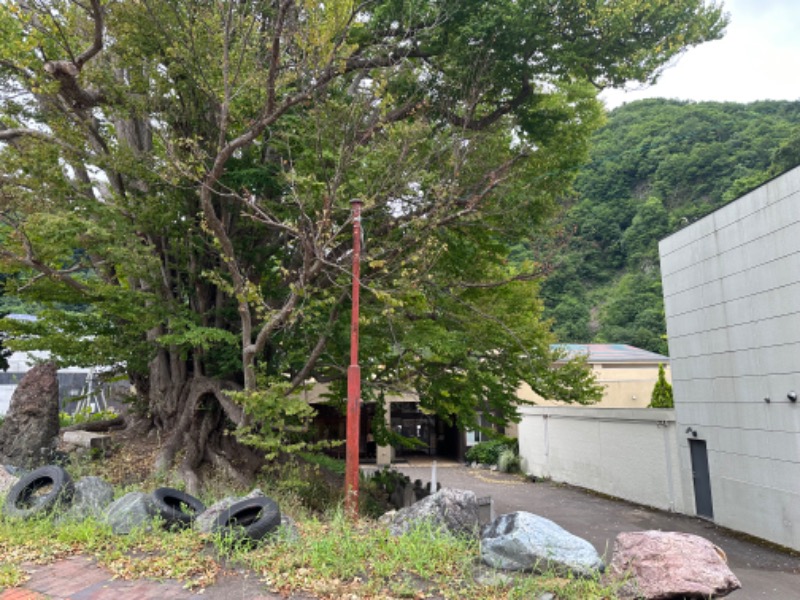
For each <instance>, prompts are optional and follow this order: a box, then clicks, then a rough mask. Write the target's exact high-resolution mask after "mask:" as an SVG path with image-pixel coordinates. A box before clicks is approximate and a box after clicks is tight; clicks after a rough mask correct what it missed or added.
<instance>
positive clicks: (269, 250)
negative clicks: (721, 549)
mask: <svg viewBox="0 0 800 600" xmlns="http://www.w3.org/2000/svg"><path fill="white" fill-rule="evenodd" d="M723 26H724V18H723V17H722V13H721V9H720V8H719V7H717V6H716V5H710V6H706V5H705V4H704V2H703V1H702V0H648V1H646V2H645V1H644V0H624V1H623V0H618V1H612V2H602V3H594V2H586V1H585V0H569V1H566V2H563V1H559V2H550V1H542V0H522V1H520V0H501V1H494V2H483V1H477V0H468V1H465V0H440V1H436V2H431V1H425V0H375V1H369V2H363V3H358V2H354V1H352V0H330V1H327V0H326V1H323V2H306V1H301V0H274V1H268V2H265V1H255V0H252V1H244V2H232V1H222V2H217V3H211V4H209V3H206V2H197V1H195V0H179V1H175V2H165V1H163V0H141V1H139V2H126V3H104V2H103V1H102V0H88V1H87V2H84V3H78V2H71V1H69V0H36V1H34V2H15V1H13V0H12V1H9V2H6V3H3V4H2V6H1V7H0V33H2V35H1V36H0V40H2V41H0V56H1V57H2V60H0V79H2V84H3V87H4V89H5V90H7V92H6V93H5V94H4V95H3V96H2V101H1V102H0V123H1V125H0V142H2V147H0V157H1V158H2V160H3V164H4V167H5V173H6V174H5V175H4V176H3V179H2V180H1V181H0V186H2V187H0V193H1V194H2V207H1V208H0V217H1V220H2V230H0V235H2V237H3V240H4V244H3V246H2V250H0V254H1V255H2V259H3V260H4V264H5V265H6V266H5V268H6V269H7V270H8V271H9V272H10V273H13V275H14V281H15V282H16V283H15V288H14V289H13V290H12V292H13V293H15V294H18V295H24V296H25V297H26V298H30V299H31V300H35V301H37V302H40V303H42V305H43V306H44V307H45V309H44V310H42V311H41V312H40V314H39V317H40V319H39V320H38V321H37V322H36V324H35V325H31V326H29V327H28V329H27V330H24V331H23V330H22V327H23V326H22V325H21V326H20V328H18V331H17V333H18V334H20V335H21V337H20V338H19V341H18V344H19V345H20V347H22V346H28V347H33V346H34V345H38V346H44V347H48V348H49V349H50V350H52V351H53V352H54V353H55V356H56V357H57V358H58V359H59V360H61V361H62V362H70V363H73V364H97V363H105V364H108V363H120V364H124V365H125V368H126V369H127V370H128V372H129V373H130V375H131V377H132V379H133V380H134V382H135V383H136V384H137V391H138V392H139V394H140V396H141V401H142V405H143V407H142V408H143V411H144V412H145V413H146V414H147V415H148V417H149V419H150V421H151V423H152V424H153V425H155V426H157V427H160V428H163V429H165V430H169V431H170V432H171V436H170V438H169V440H168V443H167V444H166V445H165V450H164V452H163V453H162V455H161V457H160V459H159V463H160V464H161V465H164V466H166V465H168V464H170V463H171V462H172V460H173V458H174V457H175V455H176V454H177V451H178V449H180V448H188V450H187V451H186V453H185V458H184V462H183V463H182V469H183V471H184V473H185V474H186V475H187V478H188V480H189V481H190V482H192V481H194V473H195V472H196V470H197V467H198V466H199V465H200V464H201V463H202V462H203V461H204V460H207V459H209V458H212V459H214V460H215V461H216V462H217V463H219V462H220V461H224V460H225V455H224V453H217V454H215V455H210V454H209V451H208V447H207V446H206V444H205V440H206V439H209V436H210V434H211V433H212V432H216V433H217V434H218V435H217V438H214V436H211V439H215V441H216V442H217V443H218V444H220V445H221V444H222V443H223V442H224V441H225V439H226V438H225V437H224V434H225V428H226V427H227V426H228V425H229V424H230V423H231V422H232V423H233V424H234V425H236V426H239V427H242V428H244V429H245V430H246V431H248V432H249V434H248V435H255V434H257V433H259V431H262V432H265V431H268V430H269V429H270V424H269V423H259V422H255V421H254V419H253V417H252V415H254V414H257V411H255V410H254V409H250V410H249V411H243V410H242V408H241V405H240V404H237V403H235V402H233V401H231V399H230V396H229V395H228V394H227V393H226V390H230V389H234V388H237V387H243V388H244V390H245V392H247V393H248V394H250V396H248V397H249V398H255V397H256V396H255V395H253V394H255V393H256V392H257V391H258V390H257V388H258V378H259V377H263V378H264V379H263V380H264V381H270V382H273V383H274V384H275V385H276V386H278V383H280V386H278V388H276V389H281V390H283V393H284V394H291V393H293V392H292V391H293V390H294V391H297V390H299V389H300V386H302V385H303V384H304V383H305V382H306V381H308V379H309V378H310V377H312V376H313V377H315V378H317V379H318V380H321V381H331V382H334V383H336V382H341V381H343V379H344V373H345V371H346V366H347V361H348V359H347V351H346V348H347V339H348V336H347V331H348V325H347V323H348V320H347V315H346V308H347V307H348V306H349V296H348V294H349V291H348V290H349V287H348V269H349V258H350V254H349V249H350V247H351V239H350V222H349V219H350V207H349V202H350V200H351V199H353V198H360V199H362V200H363V202H364V222H365V224H366V229H367V240H368V249H367V254H366V259H365V263H364V265H363V283H364V289H365V293H366V297H365V301H364V304H363V313H362V316H361V323H362V326H363V329H364V337H363V342H364V352H363V356H364V363H365V364H364V369H363V373H364V379H365V382H366V383H365V395H366V396H369V395H370V394H372V395H375V394H377V393H379V392H380V391H381V390H385V389H391V388H396V387H398V386H400V387H406V388H408V387H411V388H412V389H414V390H415V391H417V392H418V393H419V394H420V397H421V399H422V403H423V405H424V407H425V408H426V409H428V410H431V411H435V412H437V413H439V414H442V415H446V416H451V417H453V418H455V419H456V420H457V421H458V422H459V423H460V424H462V425H464V424H467V423H469V422H470V421H472V420H474V418H475V414H476V411H477V410H481V409H486V408H490V409H492V410H493V411H494V412H495V413H496V414H497V415H499V417H498V418H505V417H509V416H513V407H512V404H511V399H512V397H513V392H514V391H515V390H516V386H517V384H518V383H519V381H521V380H525V381H528V382H529V383H531V385H532V386H533V387H534V389H539V390H542V391H547V390H553V389H561V390H563V391H564V393H565V394H567V396H569V395H570V394H571V395H573V396H574V397H576V398H577V397H581V396H583V395H585V394H589V395H591V394H592V393H594V392H593V389H594V388H593V387H592V385H591V383H590V381H589V380H588V379H587V378H586V375H585V372H580V373H579V372H578V371H577V370H569V369H560V370H556V371H554V370H552V369H551V364H552V361H553V359H554V358H555V357H554V355H553V354H552V353H551V352H550V351H549V342H550V341H551V340H550V339H549V336H548V335H547V333H546V330H545V328H544V327H543V326H542V324H541V322H540V316H541V307H540V306H539V305H538V303H537V301H536V299H535V298H536V284H535V282H534V281H533V279H534V278H535V275H536V272H535V269H532V268H530V265H524V264H523V265H522V266H521V267H518V266H514V267H511V266H509V265H508V263H507V250H506V248H507V247H508V246H509V245H510V243H511V242H512V241H515V240H518V239H519V238H520V237H521V236H523V235H525V234H528V233H529V232H530V231H532V230H533V229H534V228H536V227H537V225H538V224H540V223H541V221H542V219H543V218H544V217H545V216H546V215H547V214H548V212H549V211H550V210H551V208H552V206H553V200H554V198H555V197H556V196H557V195H558V194H559V193H560V192H562V191H563V190H564V189H565V188H566V187H567V186H568V185H569V183H570V181H571V180H572V178H573V175H574V173H575V171H576V168H577V166H578V164H579V163H580V162H581V161H582V160H583V159H584V158H585V156H586V151H587V143H588V139H589V135H590V134H591V132H592V131H593V130H594V129H595V128H596V127H597V126H598V125H599V123H600V120H601V118H602V112H601V108H600V105H599V104H598V102H597V100H596V98H595V95H596V91H597V89H598V88H601V87H603V86H606V85H620V84H622V83H624V82H625V81H627V80H638V81H642V82H647V81H650V80H652V79H653V78H655V77H656V76H657V75H658V72H659V70H660V69H661V68H662V67H663V66H664V65H665V64H666V63H667V62H668V61H669V60H670V59H671V58H672V57H673V56H675V55H677V54H679V53H680V52H681V51H682V50H683V49H684V48H686V47H687V46H689V45H694V44H698V43H700V42H702V41H704V40H707V39H713V38H715V37H718V36H719V35H720V32H721V29H722V27H723ZM55 301H58V302H60V303H61V304H60V305H59V307H58V308H56V307H54V306H55V305H54V304H53V303H54V302H55ZM64 304H66V305H70V306H79V307H81V311H80V313H76V312H75V311H74V310H73V311H65V310H63V305H64ZM89 339H91V343H87V340H89ZM581 373H583V374H581ZM567 376H570V377H572V379H568V378H567ZM266 397H267V396H265V398H266ZM268 397H269V402H270V403H271V402H273V401H274V396H273V395H268ZM209 403H211V404H209ZM487 403H488V404H489V406H486V404H487ZM476 404H477V405H478V406H476ZM292 410H294V409H292ZM267 412H269V411H267ZM264 414H266V413H264ZM262 416H263V415H262ZM226 424H227V425H226Z"/></svg>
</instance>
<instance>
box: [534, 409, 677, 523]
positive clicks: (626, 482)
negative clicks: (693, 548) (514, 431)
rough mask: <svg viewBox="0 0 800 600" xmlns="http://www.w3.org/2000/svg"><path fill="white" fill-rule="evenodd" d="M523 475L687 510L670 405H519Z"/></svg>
mask: <svg viewBox="0 0 800 600" xmlns="http://www.w3.org/2000/svg"><path fill="white" fill-rule="evenodd" d="M520 413H521V414H522V421H521V422H520V424H519V430H518V431H519V433H518V437H519V452H520V456H521V457H522V466H523V469H524V470H525V472H526V473H528V474H530V475H535V476H537V477H546V478H549V479H552V480H553V481H557V482H562V483H569V484H571V485H576V486H580V487H583V488H587V489H590V490H595V491H597V492H601V493H603V494H608V495H610V496H614V497H617V498H623V499H625V500H630V501H631V502H637V503H639V504H644V505H647V506H653V507H655V508H660V509H662V510H670V511H675V512H681V513H685V512H687V511H686V510H685V507H684V506H683V502H684V500H683V498H684V494H683V492H682V489H681V487H680V486H681V477H680V472H679V470H678V469H679V463H678V444H677V437H676V435H675V412H674V411H673V410H672V409H654V408H647V409H641V408H640V409H617V408H584V407H543V406H542V407H540V406H526V407H522V408H520Z"/></svg>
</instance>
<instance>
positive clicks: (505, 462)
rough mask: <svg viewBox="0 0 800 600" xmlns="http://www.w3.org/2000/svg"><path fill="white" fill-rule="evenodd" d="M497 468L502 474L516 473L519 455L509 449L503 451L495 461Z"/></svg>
mask: <svg viewBox="0 0 800 600" xmlns="http://www.w3.org/2000/svg"><path fill="white" fill-rule="evenodd" d="M497 468H498V469H499V470H500V471H501V472H503V473H517V472H519V470H520V460H519V455H518V454H517V453H516V452H514V451H513V450H512V449H511V448H508V449H506V450H503V451H502V452H501V453H500V456H499V458H498V459H497Z"/></svg>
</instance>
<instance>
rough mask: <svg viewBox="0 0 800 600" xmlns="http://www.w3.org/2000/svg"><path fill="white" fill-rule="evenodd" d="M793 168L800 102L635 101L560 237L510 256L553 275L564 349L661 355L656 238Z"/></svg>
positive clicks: (593, 166)
mask: <svg viewBox="0 0 800 600" xmlns="http://www.w3.org/2000/svg"><path fill="white" fill-rule="evenodd" d="M797 164H800V102H783V101H765V102H755V103H752V104H734V103H717V102H701V103H688V102H679V101H671V100H662V99H656V100H643V101H639V102H633V103H630V104H627V105H624V106H622V107H620V108H617V109H615V110H614V111H612V112H611V113H610V114H609V117H608V122H607V124H606V125H605V126H604V127H603V128H602V129H600V130H599V131H598V132H597V133H596V134H595V136H594V143H593V146H592V151H591V155H590V159H589V162H588V163H587V164H586V166H585V167H584V168H583V169H582V171H581V172H580V174H579V175H578V178H577V180H576V182H575V195H574V197H573V198H571V199H570V200H569V201H568V202H567V204H566V207H565V209H564V210H563V212H562V213H561V214H560V215H559V217H558V218H557V219H556V220H555V222H554V223H553V225H552V231H551V232H550V233H552V234H553V235H551V236H541V237H540V238H537V239H535V240H530V241H527V242H525V243H522V244H520V245H518V246H517V247H515V248H514V249H513V256H514V257H516V258H532V259H533V260H535V261H537V262H538V263H539V264H540V265H541V266H542V268H543V269H544V270H545V272H546V273H548V275H547V277H546V279H545V280H544V282H543V285H542V289H541V294H542V299H543V301H544V303H545V306H546V311H547V314H548V315H549V317H550V318H552V319H553V329H554V331H555V332H556V333H557V334H558V336H559V338H560V340H561V341H563V342H574V343H579V342H617V343H628V344H633V345H635V346H639V347H641V348H646V349H648V350H652V351H655V352H662V353H665V354H666V352H667V344H666V339H665V325H664V308H663V300H662V295H661V279H660V273H659V262H658V241H659V240H660V239H662V238H664V237H665V236H667V235H669V234H670V233H672V232H674V231H677V230H678V229H680V228H681V227H684V226H685V225H687V224H689V223H691V222H693V221H695V220H697V219H698V218H700V217H701V216H703V215H705V214H707V213H709V212H710V211H712V210H714V209H716V208H718V207H719V206H721V205H723V204H725V203H726V202H729V201H730V200H732V199H734V198H737V197H738V196H740V195H742V194H743V193H745V192H747V191H748V190H750V189H752V188H754V187H756V186H757V185H759V184H761V183H763V182H764V181H766V180H767V179H769V178H771V177H773V176H775V175H778V174H780V173H781V172H783V171H785V170H787V169H789V168H792V167H794V166H796V165H797ZM546 238H547V239H546Z"/></svg>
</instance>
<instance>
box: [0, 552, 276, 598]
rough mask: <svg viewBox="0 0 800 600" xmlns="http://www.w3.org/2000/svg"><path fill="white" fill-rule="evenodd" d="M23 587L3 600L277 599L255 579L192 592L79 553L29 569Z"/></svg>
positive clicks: (1, 593)
mask: <svg viewBox="0 0 800 600" xmlns="http://www.w3.org/2000/svg"><path fill="white" fill-rule="evenodd" d="M28 572H29V573H30V575H31V578H30V579H29V580H28V581H26V582H25V583H24V584H23V585H22V587H20V588H14V589H7V590H5V591H0V600H200V599H202V600H214V599H223V598H224V599H226V600H236V599H241V600H277V599H279V598H280V596H276V595H273V594H269V593H267V592H265V591H263V590H261V589H259V587H260V586H259V585H258V584H257V583H256V582H255V581H253V580H248V579H246V578H243V577H234V578H231V577H229V578H227V579H225V580H221V581H220V582H218V583H216V584H214V585H213V586H210V587H209V588H207V589H205V590H202V591H201V592H199V593H198V592H192V591H189V590H186V589H184V588H183V586H182V585H181V584H180V583H178V582H176V581H163V582H158V581H146V580H137V581H122V580H116V579H111V575H110V574H109V573H108V571H105V570H104V569H101V568H100V567H98V566H96V565H95V564H94V563H93V562H92V561H91V560H90V559H88V558H85V557H82V556H76V557H71V558H67V559H64V560H59V561H57V562H54V563H52V564H49V565H44V566H39V565H35V566H32V567H30V568H29V569H28Z"/></svg>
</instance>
